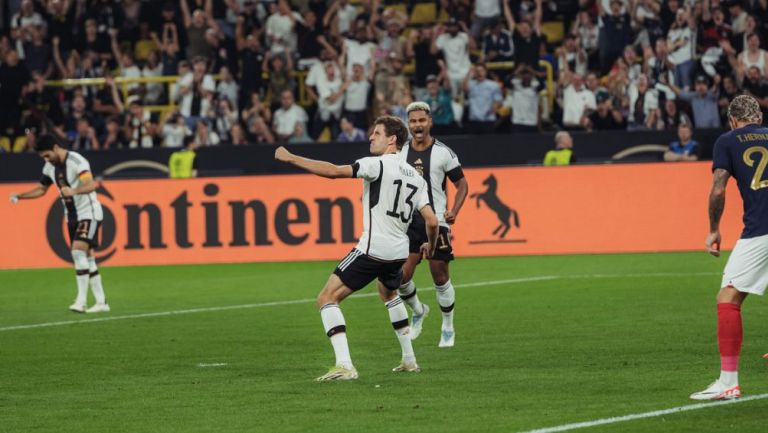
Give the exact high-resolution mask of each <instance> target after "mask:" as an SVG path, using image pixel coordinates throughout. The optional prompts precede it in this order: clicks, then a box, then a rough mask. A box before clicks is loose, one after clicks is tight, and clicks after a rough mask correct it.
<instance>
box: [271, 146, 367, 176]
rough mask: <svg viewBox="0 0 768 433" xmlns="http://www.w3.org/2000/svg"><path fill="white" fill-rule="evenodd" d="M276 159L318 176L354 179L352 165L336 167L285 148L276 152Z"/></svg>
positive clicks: (280, 148) (281, 147)
mask: <svg viewBox="0 0 768 433" xmlns="http://www.w3.org/2000/svg"><path fill="white" fill-rule="evenodd" d="M275 159H276V160H278V161H282V162H287V163H289V164H293V165H295V166H296V167H299V168H301V169H302V170H306V171H308V172H310V173H312V174H316V175H318V176H322V177H327V178H329V179H336V178H339V177H354V176H353V174H354V173H353V170H352V166H351V165H335V164H331V163H330V162H326V161H318V160H315V159H309V158H304V157H302V156H298V155H294V154H292V153H291V152H289V151H288V149H286V148H285V147H283V146H280V147H278V148H277V150H275Z"/></svg>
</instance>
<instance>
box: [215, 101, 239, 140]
mask: <svg viewBox="0 0 768 433" xmlns="http://www.w3.org/2000/svg"><path fill="white" fill-rule="evenodd" d="M238 122H239V119H238V113H237V110H236V109H235V108H234V107H233V106H232V103H231V102H229V99H227V98H219V99H218V100H217V101H216V109H215V111H213V112H210V113H209V119H208V123H209V124H210V125H211V128H212V130H213V132H215V133H216V135H218V136H219V138H220V139H221V141H224V142H229V141H230V136H229V134H230V131H231V130H232V126H234V125H235V124H237V123H238Z"/></svg>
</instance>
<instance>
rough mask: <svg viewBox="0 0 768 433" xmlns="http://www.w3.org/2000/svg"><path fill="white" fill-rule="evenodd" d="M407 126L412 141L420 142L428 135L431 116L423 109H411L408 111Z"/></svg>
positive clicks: (430, 126)
mask: <svg viewBox="0 0 768 433" xmlns="http://www.w3.org/2000/svg"><path fill="white" fill-rule="evenodd" d="M408 128H410V130H411V135H413V139H414V141H416V142H417V143H421V142H423V141H424V139H426V137H427V136H429V130H430V129H431V128H432V118H430V117H429V114H427V113H426V112H424V111H421V110H416V111H411V112H410V113H408Z"/></svg>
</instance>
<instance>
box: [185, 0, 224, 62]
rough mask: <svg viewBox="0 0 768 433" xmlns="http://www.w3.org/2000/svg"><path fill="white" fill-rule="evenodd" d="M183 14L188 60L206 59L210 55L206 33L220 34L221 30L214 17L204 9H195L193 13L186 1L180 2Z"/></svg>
mask: <svg viewBox="0 0 768 433" xmlns="http://www.w3.org/2000/svg"><path fill="white" fill-rule="evenodd" d="M179 4H180V5H181V13H182V16H183V17H184V28H186V29H187V59H194V58H196V57H203V58H204V57H205V56H207V55H208V43H207V42H206V40H205V33H206V32H207V31H208V30H209V29H211V30H213V31H214V32H218V31H219V28H218V25H217V24H216V22H215V21H214V20H213V17H211V16H209V15H207V14H206V13H205V12H204V11H203V10H202V9H195V10H194V11H193V12H192V13H190V11H189V6H188V5H187V2H186V1H181V2H179Z"/></svg>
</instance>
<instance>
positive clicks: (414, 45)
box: [405, 26, 446, 100]
mask: <svg viewBox="0 0 768 433" xmlns="http://www.w3.org/2000/svg"><path fill="white" fill-rule="evenodd" d="M435 37H436V33H435V31H434V28H433V27H429V26H426V27H423V28H421V29H412V30H411V33H410V35H409V36H408V40H407V42H406V45H405V53H406V59H408V60H413V62H414V65H415V71H414V73H413V89H412V90H413V95H414V97H415V98H416V99H417V100H422V99H424V98H425V97H426V95H427V77H428V76H430V75H435V76H439V75H443V74H445V73H446V71H445V61H443V58H442V54H441V52H439V51H438V52H437V54H434V55H433V54H432V51H431V50H432V39H433V38H435Z"/></svg>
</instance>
